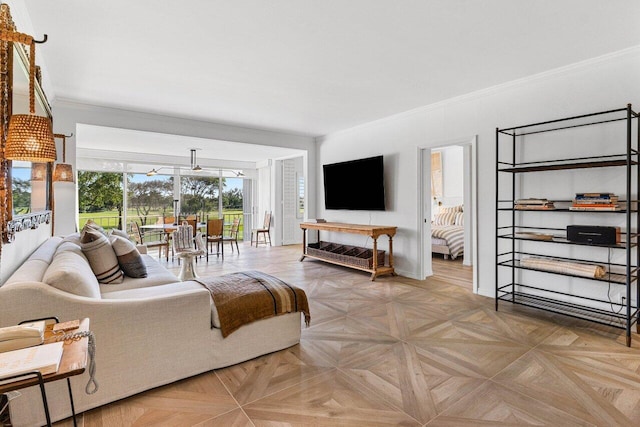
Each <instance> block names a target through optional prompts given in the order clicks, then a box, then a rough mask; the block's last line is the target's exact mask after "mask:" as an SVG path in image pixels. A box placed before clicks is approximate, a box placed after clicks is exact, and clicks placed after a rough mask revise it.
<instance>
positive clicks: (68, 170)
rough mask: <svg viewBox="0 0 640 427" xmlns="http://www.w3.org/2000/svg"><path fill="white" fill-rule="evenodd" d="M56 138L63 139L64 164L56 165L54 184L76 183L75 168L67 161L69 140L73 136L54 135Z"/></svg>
mask: <svg viewBox="0 0 640 427" xmlns="http://www.w3.org/2000/svg"><path fill="white" fill-rule="evenodd" d="M53 136H54V137H56V138H61V139H62V163H58V164H57V165H56V169H55V171H54V172H53V182H74V176H73V167H72V166H71V165H69V164H66V161H67V138H71V137H72V136H73V134H71V135H64V134H61V133H56V134H54V135H53Z"/></svg>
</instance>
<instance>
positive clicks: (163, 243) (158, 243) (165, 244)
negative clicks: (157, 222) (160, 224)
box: [131, 221, 169, 262]
mask: <svg viewBox="0 0 640 427" xmlns="http://www.w3.org/2000/svg"><path fill="white" fill-rule="evenodd" d="M131 233H132V234H133V237H134V239H135V241H136V243H137V244H139V245H144V246H146V247H147V248H158V258H162V248H165V258H166V260H167V262H168V261H169V241H168V240H167V238H166V235H165V234H164V232H163V231H161V232H159V233H158V232H154V231H152V232H150V233H144V232H143V231H142V229H141V228H140V227H139V226H138V223H137V222H135V221H133V222H132V223H131ZM145 238H147V239H149V238H152V240H151V241H147V242H145V241H144V239H145ZM156 239H157V240H156Z"/></svg>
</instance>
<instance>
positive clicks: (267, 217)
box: [251, 212, 271, 248]
mask: <svg viewBox="0 0 640 427" xmlns="http://www.w3.org/2000/svg"><path fill="white" fill-rule="evenodd" d="M270 228H271V212H265V213H264V221H263V222H262V228H254V229H253V230H251V246H253V235H254V234H255V235H256V248H257V247H258V241H259V239H260V234H262V238H263V240H264V244H265V245H266V244H267V238H269V246H271V232H270V231H269V229H270Z"/></svg>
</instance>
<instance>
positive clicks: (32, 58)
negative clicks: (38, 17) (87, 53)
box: [0, 30, 56, 162]
mask: <svg viewBox="0 0 640 427" xmlns="http://www.w3.org/2000/svg"><path fill="white" fill-rule="evenodd" d="M0 39H1V40H4V41H10V42H19V43H22V44H26V45H29V49H30V50H29V114H14V115H12V116H11V118H10V119H9V129H8V130H7V141H6V145H5V158H6V159H8V160H26V161H29V162H53V161H55V160H56V144H55V141H54V139H53V130H52V127H51V120H50V119H49V118H48V117H42V116H36V108H35V94H34V86H35V78H36V77H35V76H36V45H35V44H36V43H44V42H45V41H46V40H47V37H46V35H45V38H44V40H43V41H42V42H38V41H36V40H34V39H33V37H31V36H29V35H27V34H23V33H18V32H15V31H6V30H2V31H0Z"/></svg>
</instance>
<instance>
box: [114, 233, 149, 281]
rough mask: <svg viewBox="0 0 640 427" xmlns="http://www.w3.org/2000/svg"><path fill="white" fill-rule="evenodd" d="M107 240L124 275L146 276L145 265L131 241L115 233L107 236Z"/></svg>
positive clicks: (137, 277)
mask: <svg viewBox="0 0 640 427" xmlns="http://www.w3.org/2000/svg"><path fill="white" fill-rule="evenodd" d="M109 242H111V247H112V248H113V251H114V252H115V254H116V257H117V258H118V264H120V268H121V269H122V271H124V274H125V275H126V276H129V277H134V278H136V279H139V278H142V277H147V265H146V264H145V263H144V260H143V259H142V257H141V256H140V252H138V249H136V247H135V245H134V244H133V243H131V242H130V241H129V240H128V239H125V238H123V237H120V236H116V235H115V234H114V235H111V236H110V237H109Z"/></svg>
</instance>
